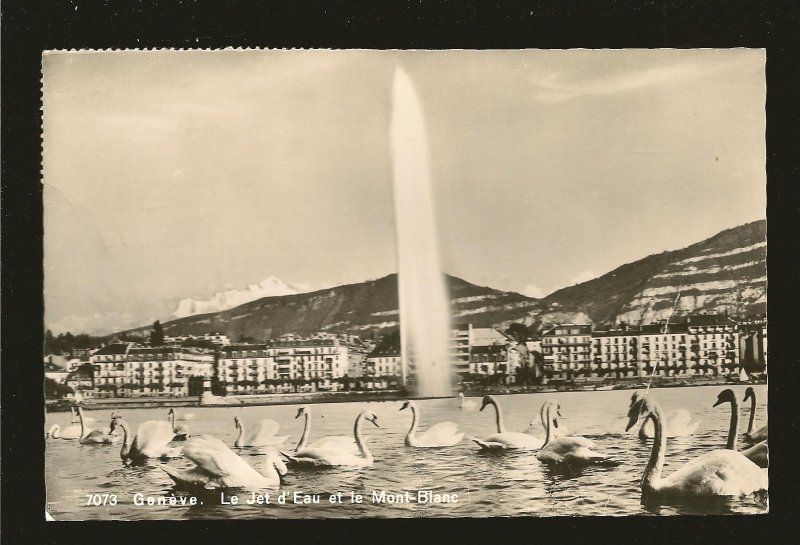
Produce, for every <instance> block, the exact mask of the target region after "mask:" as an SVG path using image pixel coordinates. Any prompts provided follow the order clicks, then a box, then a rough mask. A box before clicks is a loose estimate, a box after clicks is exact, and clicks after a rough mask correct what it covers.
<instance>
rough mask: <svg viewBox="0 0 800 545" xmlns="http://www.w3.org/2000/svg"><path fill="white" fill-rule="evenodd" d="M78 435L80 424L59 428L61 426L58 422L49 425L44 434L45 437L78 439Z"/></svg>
mask: <svg viewBox="0 0 800 545" xmlns="http://www.w3.org/2000/svg"><path fill="white" fill-rule="evenodd" d="M80 436H81V427H80V425H73V426H67V427H66V428H64V429H61V426H59V425H58V424H53V425H52V426H50V429H49V430H47V434H46V435H45V437H49V438H50V439H78V438H80Z"/></svg>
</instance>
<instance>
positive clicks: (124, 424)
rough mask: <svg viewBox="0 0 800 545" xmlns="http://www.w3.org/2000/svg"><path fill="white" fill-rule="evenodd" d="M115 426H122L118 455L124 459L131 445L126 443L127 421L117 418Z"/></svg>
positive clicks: (127, 437)
mask: <svg viewBox="0 0 800 545" xmlns="http://www.w3.org/2000/svg"><path fill="white" fill-rule="evenodd" d="M117 426H119V427H120V428H122V448H121V449H120V450H119V455H120V457H121V458H122V459H123V460H124V459H125V458H126V457H127V456H128V453H129V452H130V450H131V446H130V444H129V443H128V439H129V434H128V423H127V422H125V421H124V420H119V421H118V422H117Z"/></svg>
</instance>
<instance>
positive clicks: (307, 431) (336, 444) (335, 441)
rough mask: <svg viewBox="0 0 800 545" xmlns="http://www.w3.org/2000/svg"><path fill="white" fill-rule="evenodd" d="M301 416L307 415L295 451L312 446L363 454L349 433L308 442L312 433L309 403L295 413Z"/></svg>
mask: <svg viewBox="0 0 800 545" xmlns="http://www.w3.org/2000/svg"><path fill="white" fill-rule="evenodd" d="M301 416H305V417H306V421H305V424H304V425H303V435H301V436H300V441H298V442H297V446H296V447H295V449H294V451H295V452H297V451H298V450H302V449H304V448H306V447H311V448H335V449H339V450H344V451H347V452H349V453H350V454H353V455H355V456H359V455H360V454H361V450H360V449H359V448H358V445H357V444H356V442H355V440H354V439H353V438H352V437H349V436H347V435H330V436H327V437H322V438H321V439H317V440H316V441H314V442H313V443H311V444H309V443H308V438H309V437H310V435H311V407H309V406H308V405H303V406H302V407H300V408H299V409H297V414H296V415H295V419H297V418H300V417H301Z"/></svg>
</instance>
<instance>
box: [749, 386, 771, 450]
mask: <svg viewBox="0 0 800 545" xmlns="http://www.w3.org/2000/svg"><path fill="white" fill-rule="evenodd" d="M748 399H749V400H750V422H749V423H748V424H747V431H746V432H745V434H744V441H745V443H748V444H754V443H761V442H762V441H766V440H767V439H768V438H769V437H768V436H769V428H768V426H769V424H764V426H763V427H761V428H758V430H756V431H753V423H754V422H755V420H756V391H755V390H754V389H753V387H752V386H748V387H747V390H745V391H744V401H747V400H748Z"/></svg>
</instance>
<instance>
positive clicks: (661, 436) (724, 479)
mask: <svg viewBox="0 0 800 545" xmlns="http://www.w3.org/2000/svg"><path fill="white" fill-rule="evenodd" d="M642 417H644V418H650V419H652V420H653V421H654V425H655V432H656V433H655V438H654V441H653V448H652V450H651V452H650V460H649V461H648V462H647V466H646V468H645V470H644V475H643V477H642V485H641V486H642V495H643V496H646V497H653V498H688V497H694V498H700V497H720V496H725V497H730V496H733V497H736V496H748V495H750V494H752V493H754V492H757V491H760V490H766V489H767V486H768V482H767V472H766V470H763V469H761V468H760V467H758V466H757V465H756V464H754V463H753V462H751V461H750V460H748V459H747V458H745V456H744V455H743V454H741V453H739V452H736V451H734V450H729V449H719V450H713V451H711V452H707V453H705V454H702V455H701V456H698V457H697V458H695V459H693V460H691V461H689V462H687V463H686V464H684V465H683V466H681V467H680V468H679V469H678V470H677V471H675V472H674V473H672V474H671V475H670V476H668V477H662V476H661V471H662V470H663V468H664V457H665V455H666V450H667V436H666V434H665V433H664V424H663V418H664V413H663V412H662V410H661V407H660V406H659V405H658V403H657V402H656V401H655V400H653V399H651V398H649V397H646V396H640V395H637V394H636V393H635V394H633V396H632V397H631V405H630V409H629V410H628V425H627V426H626V428H625V431H626V432H627V431H630V429H631V428H632V427H633V426H635V425H636V423H637V422H638V421H639V419H640V418H642Z"/></svg>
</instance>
